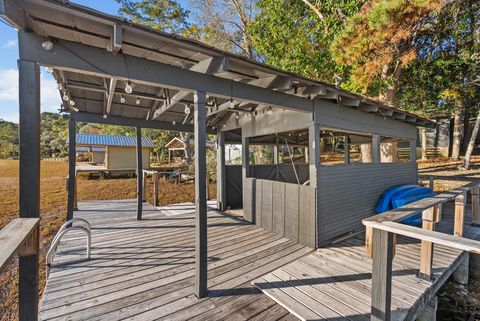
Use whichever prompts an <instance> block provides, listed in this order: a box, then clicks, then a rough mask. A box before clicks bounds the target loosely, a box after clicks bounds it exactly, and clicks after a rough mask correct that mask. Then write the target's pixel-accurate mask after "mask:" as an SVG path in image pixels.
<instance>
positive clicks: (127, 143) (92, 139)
mask: <svg viewBox="0 0 480 321" xmlns="http://www.w3.org/2000/svg"><path fill="white" fill-rule="evenodd" d="M76 143H77V144H76V145H77V152H78V151H79V150H80V151H83V152H84V151H85V150H88V151H89V152H91V153H92V157H91V162H92V163H94V164H96V165H98V164H103V167H104V168H103V170H105V171H108V172H109V174H117V175H118V174H124V173H128V172H131V171H135V169H136V138H135V137H131V136H115V135H99V134H80V133H79V134H77V136H76ZM154 147H155V144H154V143H153V140H152V139H151V138H149V137H142V156H143V157H142V165H143V168H144V169H148V168H150V152H151V151H152V149H153V148H154Z"/></svg>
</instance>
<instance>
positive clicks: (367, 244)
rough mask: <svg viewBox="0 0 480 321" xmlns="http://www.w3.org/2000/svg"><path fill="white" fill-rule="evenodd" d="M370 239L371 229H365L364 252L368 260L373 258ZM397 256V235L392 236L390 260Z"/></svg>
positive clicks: (371, 235)
mask: <svg viewBox="0 0 480 321" xmlns="http://www.w3.org/2000/svg"><path fill="white" fill-rule="evenodd" d="M372 237H373V228H371V227H367V228H365V251H366V252H367V256H368V257H369V258H372V257H373V254H372V252H373V248H372ZM395 254H397V234H393V246H392V258H394V257H395Z"/></svg>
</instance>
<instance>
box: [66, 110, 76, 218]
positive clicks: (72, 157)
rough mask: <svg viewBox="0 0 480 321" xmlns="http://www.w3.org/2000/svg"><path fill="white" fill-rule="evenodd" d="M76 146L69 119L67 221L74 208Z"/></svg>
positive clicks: (71, 121)
mask: <svg viewBox="0 0 480 321" xmlns="http://www.w3.org/2000/svg"><path fill="white" fill-rule="evenodd" d="M76 146H77V129H76V122H75V121H73V120H71V119H70V120H69V122H68V204H67V221H69V220H71V219H72V218H73V211H74V209H75V194H76V191H75V185H76V183H75V179H76V170H75V166H76V165H75V163H76Z"/></svg>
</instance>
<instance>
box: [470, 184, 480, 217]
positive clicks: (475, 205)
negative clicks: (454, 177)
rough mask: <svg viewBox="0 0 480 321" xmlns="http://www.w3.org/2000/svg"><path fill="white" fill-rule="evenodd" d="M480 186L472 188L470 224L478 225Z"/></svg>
mask: <svg viewBox="0 0 480 321" xmlns="http://www.w3.org/2000/svg"><path fill="white" fill-rule="evenodd" d="M479 191H480V188H479V187H478V186H476V187H474V188H472V191H471V193H472V225H473V226H479V225H480V198H479V197H480V192H479Z"/></svg>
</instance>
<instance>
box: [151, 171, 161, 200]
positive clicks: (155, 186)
mask: <svg viewBox="0 0 480 321" xmlns="http://www.w3.org/2000/svg"><path fill="white" fill-rule="evenodd" d="M159 177H160V176H159V174H158V173H154V174H153V176H152V180H153V206H160V202H159V198H158V191H159V187H160V186H159V184H160V182H159Z"/></svg>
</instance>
